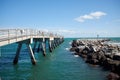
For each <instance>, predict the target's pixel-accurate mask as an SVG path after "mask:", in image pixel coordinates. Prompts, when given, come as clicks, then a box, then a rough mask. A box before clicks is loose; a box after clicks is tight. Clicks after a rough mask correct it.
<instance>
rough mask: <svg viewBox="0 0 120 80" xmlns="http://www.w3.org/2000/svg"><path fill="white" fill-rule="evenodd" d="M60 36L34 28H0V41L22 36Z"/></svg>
mask: <svg viewBox="0 0 120 80" xmlns="http://www.w3.org/2000/svg"><path fill="white" fill-rule="evenodd" d="M30 36H31V37H32V36H36V37H37V36H38V37H40V36H41V37H60V35H57V34H53V33H48V32H44V31H40V30H34V29H0V42H1V41H4V40H10V39H15V38H16V39H17V38H20V37H21V38H22V37H30Z"/></svg>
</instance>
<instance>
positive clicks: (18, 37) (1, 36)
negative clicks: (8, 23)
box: [0, 29, 64, 65]
mask: <svg viewBox="0 0 120 80" xmlns="http://www.w3.org/2000/svg"><path fill="white" fill-rule="evenodd" d="M63 41H64V38H63V36H61V35H58V34H53V33H48V32H44V31H40V30H33V29H0V48H1V46H5V45H10V44H12V43H17V44H18V47H17V51H16V55H15V58H14V60H13V63H14V64H17V63H18V58H19V55H20V51H21V48H22V45H23V44H26V47H27V49H28V51H29V55H30V58H31V62H32V64H33V65H35V64H36V59H35V57H34V53H35V49H36V47H37V46H36V44H37V43H39V46H38V47H37V52H39V51H40V49H41V51H42V53H43V56H46V42H48V45H49V51H50V52H52V51H53V50H54V49H55V48H56V47H57V46H59V45H60V44H61V43H62V42H63ZM32 43H34V46H33V48H32V47H31V44H32ZM0 54H2V53H0Z"/></svg>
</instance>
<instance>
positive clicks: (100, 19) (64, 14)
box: [0, 0, 120, 37]
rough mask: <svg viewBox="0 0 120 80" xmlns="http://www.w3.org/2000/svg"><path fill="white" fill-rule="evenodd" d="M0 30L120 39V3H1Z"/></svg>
mask: <svg viewBox="0 0 120 80" xmlns="http://www.w3.org/2000/svg"><path fill="white" fill-rule="evenodd" d="M0 28H31V29H40V30H44V31H52V32H54V33H58V34H62V35H64V36H65V37H96V35H97V34H99V36H100V37H120V0H0Z"/></svg>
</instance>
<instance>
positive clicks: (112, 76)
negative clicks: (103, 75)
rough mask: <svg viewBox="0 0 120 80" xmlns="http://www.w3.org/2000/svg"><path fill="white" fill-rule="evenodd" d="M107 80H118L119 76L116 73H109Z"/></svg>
mask: <svg viewBox="0 0 120 80" xmlns="http://www.w3.org/2000/svg"><path fill="white" fill-rule="evenodd" d="M107 79H108V80H120V76H119V75H118V74H116V73H113V72H110V73H109V74H108V76H107Z"/></svg>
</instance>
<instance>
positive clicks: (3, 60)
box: [0, 37, 120, 80]
mask: <svg viewBox="0 0 120 80" xmlns="http://www.w3.org/2000/svg"><path fill="white" fill-rule="evenodd" d="M74 39H77V38H65V39H64V40H65V41H64V42H63V43H62V44H61V45H59V46H58V47H56V48H55V49H54V50H53V52H51V53H50V52H49V49H48V46H47V47H46V56H45V57H44V56H43V55H42V52H37V51H36V52H35V58H36V62H37V63H36V65H32V63H31V60H30V56H29V52H28V50H27V48H26V45H25V44H24V45H23V46H22V50H21V52H20V56H19V61H18V64H16V65H13V59H14V57H15V54H16V50H17V45H18V44H16V43H14V44H10V45H6V46H2V47H0V80H106V76H107V75H108V73H109V71H106V70H103V68H102V67H100V66H93V65H90V64H87V63H85V61H84V60H83V59H82V58H81V57H79V56H74V55H73V53H72V52H70V51H69V48H70V42H71V41H72V40H74ZM109 39H111V40H112V42H114V43H116V44H117V43H118V44H119V43H120V38H119V37H114V38H109Z"/></svg>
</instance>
